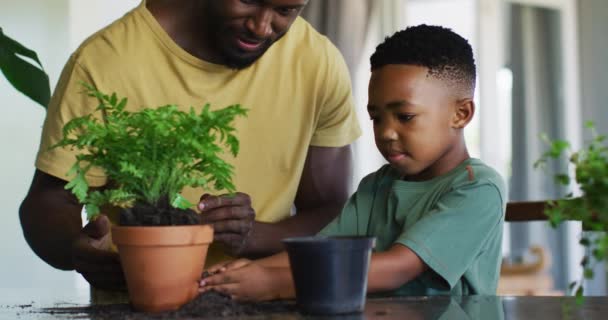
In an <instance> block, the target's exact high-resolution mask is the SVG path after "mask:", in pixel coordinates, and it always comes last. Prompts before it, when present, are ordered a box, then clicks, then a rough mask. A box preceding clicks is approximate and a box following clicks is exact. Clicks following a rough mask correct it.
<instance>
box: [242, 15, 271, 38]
mask: <svg viewBox="0 0 608 320" xmlns="http://www.w3.org/2000/svg"><path fill="white" fill-rule="evenodd" d="M246 26H247V29H249V31H251V33H253V34H254V35H255V36H256V37H257V38H258V39H266V38H268V37H270V35H271V34H272V11H271V10H269V9H261V10H260V11H259V12H257V14H256V15H254V16H252V17H251V18H249V19H248V20H247V22H246Z"/></svg>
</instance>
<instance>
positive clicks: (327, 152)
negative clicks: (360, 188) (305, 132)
mask: <svg viewBox="0 0 608 320" xmlns="http://www.w3.org/2000/svg"><path fill="white" fill-rule="evenodd" d="M351 176H352V153H351V149H350V146H345V147H337V148H330V147H314V146H311V147H309V149H308V155H307V156H306V162H305V164H304V170H303V172H302V177H301V178H300V184H299V186H298V191H297V194H296V199H295V206H296V209H297V213H296V215H295V216H292V217H289V218H287V219H285V220H282V221H280V222H278V223H263V222H255V223H254V226H253V230H252V234H251V238H250V239H249V240H248V241H247V245H246V247H245V249H244V250H243V255H244V256H250V257H260V256H267V255H269V254H273V253H276V252H279V251H281V250H283V249H284V248H283V246H282V244H281V240H282V239H284V238H287V237H294V236H306V235H314V234H316V233H317V232H319V230H321V229H322V228H323V227H324V226H325V225H327V224H328V223H329V222H331V220H333V219H334V218H335V217H336V216H337V215H338V213H340V211H341V210H342V207H343V206H344V203H345V202H346V200H347V199H348V196H349V194H348V193H349V187H350V182H351Z"/></svg>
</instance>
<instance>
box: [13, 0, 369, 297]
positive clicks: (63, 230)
mask: <svg viewBox="0 0 608 320" xmlns="http://www.w3.org/2000/svg"><path fill="white" fill-rule="evenodd" d="M306 3H307V0H257V1H256V0H224V1H214V0H183V1H170V0H148V1H144V2H143V3H142V4H141V5H140V6H139V7H138V8H136V9H134V10H133V11H131V12H129V13H128V14H126V15H125V16H124V17H123V18H121V19H119V20H117V21H116V22H115V23H113V24H112V25H110V26H108V27H106V28H105V29H103V30H101V31H99V32H98V33H96V34H95V35H93V36H92V37H91V38H89V39H88V40H86V41H85V42H84V43H83V44H82V45H81V47H80V48H79V49H78V50H77V51H76V52H75V53H74V54H73V55H72V56H71V58H70V60H69V61H68V63H67V64H66V66H65V68H64V71H63V73H62V75H61V78H60V80H59V83H58V85H57V88H56V90H55V93H54V95H53V98H52V101H51V103H50V105H49V108H48V114H47V118H46V121H45V125H44V130H43V135H42V141H41V146H40V151H39V154H38V158H37V160H36V168H37V170H36V173H35V175H34V179H33V182H32V186H31V188H30V191H29V193H28V195H27V197H26V199H25V200H24V202H23V204H22V206H21V210H20V217H21V224H22V227H23V231H24V234H25V237H26V240H27V241H28V243H29V244H30V246H31V247H32V249H33V250H34V251H35V252H36V253H37V254H38V255H39V256H40V257H41V258H42V259H44V260H45V261H46V262H47V263H49V264H50V265H52V266H54V267H56V268H60V269H76V271H78V272H80V273H81V274H82V275H83V276H84V277H85V278H86V279H87V281H89V282H90V283H91V284H92V285H93V286H95V287H100V288H105V289H113V288H120V287H123V286H124V279H123V275H122V271H121V268H120V264H119V260H118V256H117V255H116V253H114V252H112V251H111V250H109V248H110V245H111V240H110V235H109V234H108V232H109V227H110V220H115V217H113V216H112V214H111V213H109V212H106V213H107V214H108V215H109V216H110V220H109V219H108V218H107V217H105V216H102V217H101V218H100V219H98V220H95V221H93V222H89V223H88V224H87V225H86V226H85V227H84V228H81V226H82V221H81V218H80V216H81V214H80V213H81V209H82V206H81V205H80V204H78V203H77V201H76V199H75V198H74V196H73V195H72V194H71V193H69V192H68V191H66V190H64V186H65V183H66V181H65V180H67V179H68V177H66V172H67V171H68V169H69V167H70V166H71V164H72V163H73V162H74V154H73V153H72V151H71V150H67V149H59V148H57V149H52V150H49V147H50V146H52V145H53V144H54V143H56V142H57V141H58V140H59V139H60V137H61V128H62V127H63V125H64V124H65V123H66V122H67V121H69V120H70V119H72V118H74V117H78V116H82V115H84V114H89V113H91V112H92V111H93V110H94V108H95V107H96V105H97V104H96V102H95V101H94V100H93V99H91V98H89V97H87V96H86V95H83V94H81V92H82V89H81V86H80V84H81V83H82V82H87V83H90V84H92V85H94V86H95V87H96V88H97V89H99V90H100V91H102V92H116V93H117V94H118V95H119V96H126V97H128V98H129V103H128V106H127V109H128V110H131V111H132V110H137V109H138V108H141V107H154V106H160V105H165V104H177V105H179V106H180V107H182V108H184V110H187V109H188V108H189V107H190V106H194V107H200V106H202V105H204V104H205V103H210V104H211V105H212V107H214V108H221V107H224V106H227V105H231V104H235V103H239V104H241V105H243V107H245V108H247V109H249V113H248V117H247V118H246V119H239V120H238V121H237V122H236V123H235V126H236V129H237V132H238V137H239V140H240V143H241V151H240V154H239V156H238V157H237V158H236V159H235V160H234V161H233V164H234V166H235V177H234V179H235V181H234V182H235V185H236V187H237V189H238V190H239V191H240V192H239V193H238V194H237V195H236V196H235V197H226V196H214V195H209V194H206V193H205V190H194V189H187V190H184V191H183V195H184V196H185V197H186V198H187V199H189V200H190V201H191V202H196V201H198V200H199V198H200V203H199V205H198V208H199V210H201V212H202V219H203V221H204V223H210V224H213V226H214V228H215V232H216V234H215V242H217V244H219V246H218V245H216V246H213V247H212V248H211V249H210V253H209V257H208V259H207V260H208V263H209V264H211V263H217V262H219V261H222V260H224V259H226V258H227V257H226V255H225V254H226V253H227V254H230V255H232V256H237V257H242V256H244V257H260V256H266V255H269V254H272V253H275V252H277V251H279V250H281V248H282V247H281V243H280V240H281V239H282V238H285V237H288V236H297V235H307V234H314V233H316V232H317V231H319V230H320V229H321V228H322V227H323V226H324V225H325V224H327V223H328V222H329V221H331V219H332V218H334V217H335V215H336V214H337V213H338V212H339V210H340V208H341V206H342V205H343V203H344V202H345V201H346V198H347V197H348V190H347V189H348V185H349V181H348V177H349V175H350V169H351V166H350V163H351V154H350V149H349V144H350V143H351V142H352V141H354V140H355V139H356V138H357V137H358V136H359V134H360V130H359V127H358V124H357V120H356V116H355V113H354V108H353V104H352V98H351V89H350V80H349V78H348V71H347V69H346V65H345V63H344V61H343V59H342V57H341V56H340V54H339V52H338V51H337V49H336V48H335V47H334V46H333V45H331V43H330V42H329V41H328V40H327V39H326V38H325V37H323V36H321V35H319V34H318V33H317V32H316V31H315V30H313V29H312V28H311V27H310V25H308V23H306V22H305V21H304V20H303V19H301V18H299V17H298V15H299V13H300V11H301V10H302V8H303V7H304V6H305V5H306ZM87 179H88V181H89V183H90V184H91V185H92V186H98V187H102V186H103V185H104V184H105V183H106V178H105V175H104V173H103V172H101V171H97V172H92V173H91V174H90V175H89V176H87ZM201 194H204V195H203V196H202V197H201ZM294 206H295V208H296V211H297V214H295V215H292V214H290V212H291V211H292V210H291V209H292V207H294Z"/></svg>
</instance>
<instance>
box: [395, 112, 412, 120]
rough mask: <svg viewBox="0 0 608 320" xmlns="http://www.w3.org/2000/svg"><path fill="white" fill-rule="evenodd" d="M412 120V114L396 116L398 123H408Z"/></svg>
mask: <svg viewBox="0 0 608 320" xmlns="http://www.w3.org/2000/svg"><path fill="white" fill-rule="evenodd" d="M413 118H414V115H413V114H405V113H403V114H398V115H397V119H399V121H401V122H408V121H410V120H412V119H413Z"/></svg>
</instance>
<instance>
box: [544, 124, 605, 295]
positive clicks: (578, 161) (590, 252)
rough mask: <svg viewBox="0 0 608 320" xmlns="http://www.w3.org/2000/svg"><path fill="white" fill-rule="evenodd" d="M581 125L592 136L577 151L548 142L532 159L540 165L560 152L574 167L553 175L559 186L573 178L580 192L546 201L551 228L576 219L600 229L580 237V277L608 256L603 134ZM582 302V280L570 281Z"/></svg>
mask: <svg viewBox="0 0 608 320" xmlns="http://www.w3.org/2000/svg"><path fill="white" fill-rule="evenodd" d="M585 126H586V127H587V128H588V129H589V130H590V131H591V133H592V136H593V139H592V140H591V141H590V142H589V143H587V144H586V145H585V146H584V147H583V148H582V149H580V150H578V151H572V150H570V144H569V143H568V142H566V141H561V140H556V141H549V140H548V139H547V138H546V137H544V139H545V140H546V141H547V142H549V144H550V149H549V150H548V151H547V152H546V153H544V154H543V156H542V157H541V158H540V159H539V160H538V161H537V162H536V164H535V167H539V166H542V165H543V164H544V163H546V162H547V161H549V160H551V159H559V158H561V157H563V156H564V155H565V156H566V157H567V160H568V162H569V163H570V165H572V166H573V167H574V177H571V176H570V175H569V174H567V173H560V174H557V175H555V181H556V183H558V184H561V185H569V184H570V182H571V181H572V180H573V179H574V181H575V182H576V184H577V185H578V186H579V187H580V189H581V191H582V196H581V197H577V198H573V197H572V195H569V196H568V197H566V198H564V199H559V200H556V201H554V202H552V203H550V206H548V209H547V210H546V211H545V214H547V216H548V217H549V221H550V222H551V224H552V225H553V226H554V227H555V226H557V225H559V224H560V223H561V222H563V221H566V220H579V221H582V222H583V225H584V226H585V227H586V228H587V229H589V230H592V231H600V232H601V233H599V236H597V237H593V238H582V239H581V241H580V244H581V245H582V246H583V247H584V248H585V251H586V252H587V253H586V254H585V256H584V258H583V260H582V261H581V263H580V264H581V267H582V268H583V277H584V278H585V279H591V278H593V276H594V274H593V264H594V263H593V262H594V261H601V260H606V259H608V233H606V231H608V147H607V146H606V136H603V135H598V134H597V132H596V131H595V128H594V126H593V123H591V122H587V123H586V124H585ZM570 289H571V290H572V291H573V292H575V295H576V296H577V298H578V299H577V300H578V301H582V294H583V287H582V281H579V282H574V283H572V284H571V288H570Z"/></svg>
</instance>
